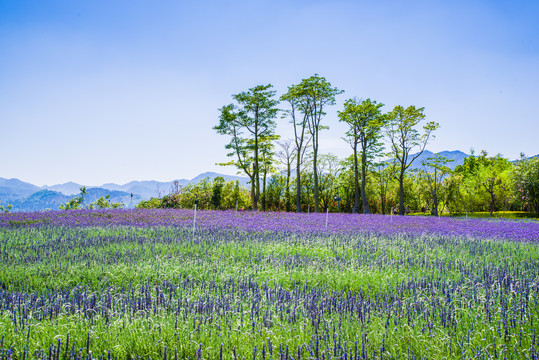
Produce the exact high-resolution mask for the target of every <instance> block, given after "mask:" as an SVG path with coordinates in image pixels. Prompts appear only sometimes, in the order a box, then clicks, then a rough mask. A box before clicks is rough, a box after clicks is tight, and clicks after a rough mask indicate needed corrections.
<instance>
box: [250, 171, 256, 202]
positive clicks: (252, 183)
mask: <svg viewBox="0 0 539 360" xmlns="http://www.w3.org/2000/svg"><path fill="white" fill-rule="evenodd" d="M251 205H252V206H253V209H256V194H255V179H254V176H251Z"/></svg>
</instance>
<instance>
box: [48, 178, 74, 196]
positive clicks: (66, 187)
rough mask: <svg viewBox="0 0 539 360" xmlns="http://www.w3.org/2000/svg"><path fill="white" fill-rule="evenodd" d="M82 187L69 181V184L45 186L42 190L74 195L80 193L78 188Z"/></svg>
mask: <svg viewBox="0 0 539 360" xmlns="http://www.w3.org/2000/svg"><path fill="white" fill-rule="evenodd" d="M82 186H83V185H80V184H77V183H74V182H72V181H70V182H66V183H65V184H58V185H52V186H47V185H45V186H43V188H44V189H47V190H53V191H58V192H61V193H62V194H65V195H76V194H78V193H80V188H81V187H82Z"/></svg>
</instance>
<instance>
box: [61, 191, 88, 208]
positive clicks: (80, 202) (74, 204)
mask: <svg viewBox="0 0 539 360" xmlns="http://www.w3.org/2000/svg"><path fill="white" fill-rule="evenodd" d="M86 195H88V191H87V190H86V186H83V187H81V188H80V193H79V195H78V196H75V197H73V198H71V199H70V200H69V201H68V202H66V203H64V204H60V210H80V209H84V198H85V197H86Z"/></svg>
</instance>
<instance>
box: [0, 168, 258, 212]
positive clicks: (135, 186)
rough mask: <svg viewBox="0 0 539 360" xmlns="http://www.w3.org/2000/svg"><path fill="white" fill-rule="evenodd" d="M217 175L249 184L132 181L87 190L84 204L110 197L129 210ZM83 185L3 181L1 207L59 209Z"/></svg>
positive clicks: (202, 176)
mask: <svg viewBox="0 0 539 360" xmlns="http://www.w3.org/2000/svg"><path fill="white" fill-rule="evenodd" d="M217 176H221V177H223V178H224V179H225V180H226V181H230V180H233V181H236V180H238V181H239V182H240V183H241V184H242V185H246V184H247V182H248V181H249V179H248V178H246V177H241V176H233V175H223V174H218V173H214V172H206V173H203V174H200V175H198V176H196V177H194V178H193V179H191V180H187V179H179V180H174V181H168V182H163V181H155V180H147V181H131V182H128V183H126V184H123V185H118V184H114V183H107V184H103V185H101V186H92V187H87V191H88V195H87V196H86V199H85V204H89V203H91V202H93V201H95V200H97V199H98V198H99V197H101V196H106V195H110V201H111V202H122V203H124V204H125V205H126V206H128V207H129V206H134V205H136V204H138V203H139V202H140V201H142V200H148V199H150V198H152V197H158V196H163V195H166V194H168V193H170V192H171V190H172V188H173V186H174V182H176V181H177V182H178V185H180V186H184V185H187V184H190V183H197V182H199V181H201V180H203V179H205V178H209V179H210V180H213V179H214V178H215V177H217ZM82 186H84V185H81V184H77V183H75V182H71V181H70V182H67V183H64V184H56V185H51V186H47V185H46V186H43V187H38V186H35V185H33V184H30V183H27V182H24V181H21V180H19V179H4V178H0V204H2V205H7V204H12V205H13V211H38V210H46V209H51V210H57V209H58V207H59V206H60V204H62V203H65V202H67V201H69V199H71V198H72V197H73V196H75V195H77V194H79V193H80V188H81V187H82ZM131 194H133V198H131Z"/></svg>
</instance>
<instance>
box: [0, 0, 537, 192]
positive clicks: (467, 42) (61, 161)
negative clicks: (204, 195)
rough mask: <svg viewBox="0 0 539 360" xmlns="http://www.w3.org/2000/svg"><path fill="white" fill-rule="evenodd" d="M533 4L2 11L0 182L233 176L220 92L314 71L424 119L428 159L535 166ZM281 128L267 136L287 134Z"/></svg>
mask: <svg viewBox="0 0 539 360" xmlns="http://www.w3.org/2000/svg"><path fill="white" fill-rule="evenodd" d="M537 19H539V1H536V0H530V1H522V0H513V1H502V0H488V1H487V0H485V1H477V0H464V1H459V0H447V1H433V0H428V1H415V0H407V1H400V0H399V1H344V0H332V1H316V0H314V1H307V0H288V1H287V0H267V1H263V0H260V1H256V0H251V1H247V0H246V1H180V0H170V1H165V0H159V1H138V0H126V1H119V0H114V1H109V0H107V1H105V0H103V1H100V0H91V1H81V0H71V1H46V0H43V1H35V0H33V1H30V0H28V1H26V0H17V1H12V0H9V1H8V0H0V140H1V147H0V149H1V150H0V177H4V178H12V177H15V178H19V179H21V180H23V181H28V182H31V183H34V184H36V185H45V184H47V185H52V184H57V183H63V182H67V181H75V182H78V183H81V184H85V185H100V184H102V183H106V182H116V183H125V182H128V181H131V180H161V181H170V180H173V179H178V178H192V177H194V176H196V175H198V174H199V173H202V172H205V171H217V172H221V173H226V174H234V173H235V169H233V168H223V167H219V166H216V165H215V163H218V162H224V161H226V160H227V159H226V155H225V154H226V151H225V149H224V145H225V144H226V143H227V142H228V139H227V138H225V137H224V136H221V135H217V134H216V133H215V132H214V131H213V130H212V127H213V126H214V125H216V124H217V121H218V115H219V113H218V109H219V108H220V107H221V106H223V105H226V104H228V103H230V102H231V101H232V98H231V95H232V94H235V93H238V92H241V91H244V90H247V89H248V88H250V87H253V86H255V85H258V84H267V83H271V84H273V85H274V86H275V89H276V90H277V91H278V94H279V95H280V94H282V93H283V92H285V91H286V89H287V86H290V85H292V84H295V83H298V82H299V81H301V79H303V78H306V77H309V76H311V75H313V74H314V73H318V74H320V75H321V76H324V77H326V79H327V80H328V81H330V82H331V83H332V85H333V86H336V87H338V88H340V89H343V90H345V93H344V94H343V95H340V96H339V99H338V104H337V105H336V106H334V107H332V108H330V109H328V115H327V117H326V119H325V120H324V121H325V122H326V124H327V125H329V126H330V130H328V131H324V133H323V134H322V135H321V140H320V142H321V144H320V145H321V150H322V151H323V152H331V153H334V154H336V155H338V156H340V157H345V156H347V155H349V153H350V148H349V145H347V144H346V143H345V142H344V141H343V140H342V139H341V137H342V136H343V134H344V131H345V128H344V126H343V124H339V123H338V121H337V116H336V113H337V111H338V110H340V109H341V107H342V103H343V102H344V100H346V99H347V98H351V97H358V98H371V99H374V100H377V101H378V102H382V103H384V104H386V106H385V108H384V110H385V111H390V110H391V109H392V108H393V107H394V106H395V105H403V106H409V105H415V106H417V107H425V113H426V115H427V120H433V121H437V122H438V123H440V125H441V128H440V130H438V131H437V137H436V139H435V140H434V141H432V142H431V144H430V145H429V147H428V149H429V150H431V151H435V152H436V151H442V150H462V151H464V152H467V153H468V152H469V150H470V148H474V149H475V150H476V151H479V150H482V149H485V150H487V151H488V152H489V153H490V154H496V153H501V154H503V155H504V156H506V157H509V158H511V159H515V158H517V157H518V156H519V154H520V152H524V153H526V154H528V155H534V154H537V153H539V111H538V110H537V105H538V104H539V21H538V20H537ZM290 126H291V125H290V124H288V123H287V121H286V120H279V126H278V132H279V133H280V134H282V135H283V136H284V137H290V135H291V127H290Z"/></svg>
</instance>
